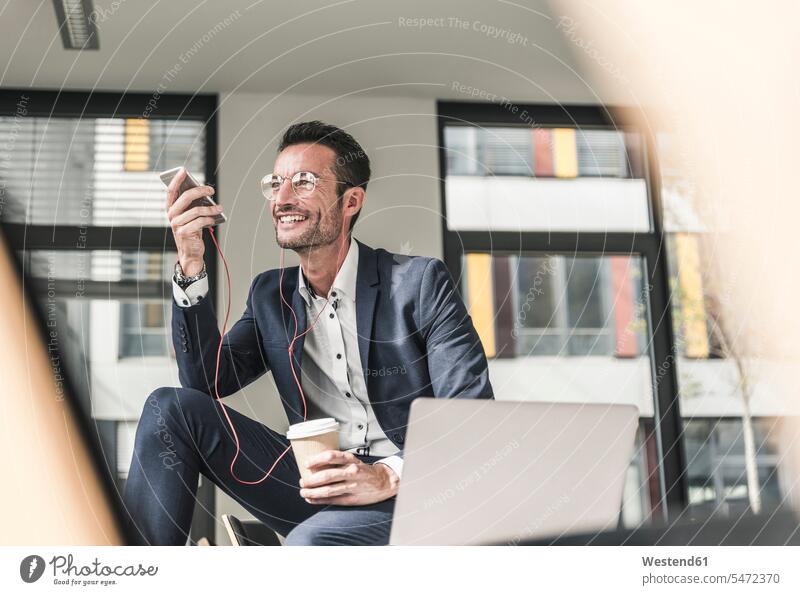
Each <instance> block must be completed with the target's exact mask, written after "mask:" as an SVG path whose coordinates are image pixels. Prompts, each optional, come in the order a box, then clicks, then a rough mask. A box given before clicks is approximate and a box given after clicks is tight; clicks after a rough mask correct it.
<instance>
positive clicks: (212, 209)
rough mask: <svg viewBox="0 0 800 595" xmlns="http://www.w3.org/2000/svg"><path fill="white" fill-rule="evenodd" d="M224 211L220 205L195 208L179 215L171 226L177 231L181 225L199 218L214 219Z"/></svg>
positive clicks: (171, 222)
mask: <svg viewBox="0 0 800 595" xmlns="http://www.w3.org/2000/svg"><path fill="white" fill-rule="evenodd" d="M221 212H222V209H221V208H219V205H216V206H207V207H193V208H191V209H189V210H188V211H186V212H184V213H181V214H180V215H177V216H176V217H175V218H174V219H172V221H170V224H171V225H172V228H173V229H177V228H178V227H180V226H181V225H185V224H187V223H189V222H190V221H192V220H193V219H196V218H197V217H211V218H213V217H214V216H215V215H216V214H217V213H221Z"/></svg>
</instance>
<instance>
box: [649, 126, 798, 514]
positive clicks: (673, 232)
mask: <svg viewBox="0 0 800 595" xmlns="http://www.w3.org/2000/svg"><path fill="white" fill-rule="evenodd" d="M657 143H658V157H659V165H660V168H661V178H662V184H663V187H662V195H663V197H664V201H663V204H664V225H665V228H666V230H667V232H668V233H667V234H666V246H667V257H668V258H667V262H668V264H669V271H670V291H671V299H670V304H671V306H672V323H673V334H674V336H675V346H674V349H675V353H674V355H675V357H674V360H675V369H676V371H677V378H678V393H679V401H680V410H681V415H682V416H683V419H684V430H685V431H684V434H683V441H684V447H685V450H686V457H687V468H688V474H689V475H688V477H689V501H690V505H691V507H692V512H693V513H694V514H697V515H711V514H723V515H725V514H735V515H737V516H738V515H739V514H741V513H742V512H744V511H745V510H748V509H760V510H762V511H768V510H770V507H775V506H780V505H781V502H782V498H783V495H784V491H783V490H782V488H781V485H782V481H783V478H782V475H781V470H780V467H779V465H778V459H777V457H776V456H775V453H774V451H773V448H772V443H773V441H775V440H776V439H777V435H778V431H779V427H780V420H781V417H784V416H788V415H798V414H800V404H798V403H797V400H796V399H784V398H780V397H781V395H780V394H779V392H778V391H777V390H776V389H775V387H774V386H773V385H772V384H771V382H770V378H774V377H778V376H780V375H782V374H788V373H793V372H790V368H789V367H788V366H789V365H790V364H788V363H786V362H780V361H774V360H771V359H770V358H769V357H764V356H763V355H762V354H761V353H760V350H759V347H758V346H757V345H751V344H748V340H747V337H748V334H747V321H741V320H733V321H732V320H729V317H726V308H725V304H726V300H727V296H726V293H725V291H726V289H725V286H724V284H721V283H720V282H718V281H717V280H715V279H714V278H712V277H711V273H710V271H711V267H710V266H708V264H707V254H708V253H709V250H713V246H708V245H707V244H708V241H709V240H710V239H711V238H712V236H711V235H709V234H707V233H706V231H707V230H706V229H705V227H704V226H703V224H702V221H703V220H704V219H705V213H704V212H703V209H702V208H701V206H700V205H701V201H699V200H697V199H698V196H697V187H696V185H695V183H694V176H693V174H692V167H691V164H690V163H687V162H686V160H685V159H684V157H683V155H682V154H681V153H680V152H679V151H677V149H676V147H675V144H674V142H673V137H671V136H670V135H668V134H660V135H658V137H657ZM793 403H795V404H794V405H793ZM749 436H752V439H750V438H749ZM748 463H749V464H748Z"/></svg>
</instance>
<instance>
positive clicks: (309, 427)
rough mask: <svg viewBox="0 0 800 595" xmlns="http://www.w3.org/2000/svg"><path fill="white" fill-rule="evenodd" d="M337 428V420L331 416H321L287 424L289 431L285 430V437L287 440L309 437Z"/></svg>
mask: <svg viewBox="0 0 800 595" xmlns="http://www.w3.org/2000/svg"><path fill="white" fill-rule="evenodd" d="M338 429H339V422H338V421H336V420H335V419H333V418H332V417H323V418H322V419H312V420H309V421H304V422H301V423H299V424H293V425H291V426H289V431H288V432H286V437H287V438H288V439H289V440H296V439H297V438H309V437H310V436H319V435H320V434H327V433H328V432H332V431H334V430H338Z"/></svg>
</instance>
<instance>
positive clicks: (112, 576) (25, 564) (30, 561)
mask: <svg viewBox="0 0 800 595" xmlns="http://www.w3.org/2000/svg"><path fill="white" fill-rule="evenodd" d="M48 564H49V565H50V568H51V569H52V571H53V584H54V585H65V586H67V585H68V586H72V587H87V586H89V585H100V586H104V587H105V586H109V585H114V584H116V583H117V579H116V577H122V576H155V575H156V574H157V573H158V566H144V565H142V564H141V563H139V564H129V565H127V566H126V565H123V564H118V565H108V564H103V563H102V562H100V560H98V559H97V558H95V559H94V560H92V561H91V562H90V563H88V564H80V563H79V564H75V562H74V558H73V556H72V554H68V555H66V556H53V557H52V558H51V559H50V561H49V562H45V561H44V558H42V557H41V556H37V555H35V554H34V555H32V556H26V557H25V558H23V560H22V562H20V564H19V576H20V578H21V579H22V580H23V581H25V582H26V583H35V582H36V581H38V580H39V579H40V578H42V575H43V574H44V571H45V569H46V567H47V565H48Z"/></svg>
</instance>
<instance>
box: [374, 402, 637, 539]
mask: <svg viewBox="0 0 800 595" xmlns="http://www.w3.org/2000/svg"><path fill="white" fill-rule="evenodd" d="M638 423H639V410H638V409H637V408H636V407H634V406H632V405H608V404H594V403H592V404H588V403H548V402H522V401H495V400H482V399H480V400H478V399H432V398H420V399H416V400H415V401H414V402H413V403H412V405H411V412H410V417H409V425H408V434H407V436H406V447H405V449H404V465H403V476H402V479H401V480H400V487H399V491H398V494H397V503H396V505H395V511H394V520H393V521H392V532H391V537H390V544H392V545H479V544H498V545H516V544H519V543H521V542H525V541H530V540H531V539H536V538H543V537H560V536H564V535H570V534H579V533H582V534H585V533H589V532H599V531H609V530H613V529H616V528H617V525H618V521H619V518H620V510H621V505H622V490H623V487H624V483H625V475H626V473H627V470H628V467H629V464H630V461H631V458H632V456H633V449H634V441H635V435H636V428H637V426H638Z"/></svg>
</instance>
